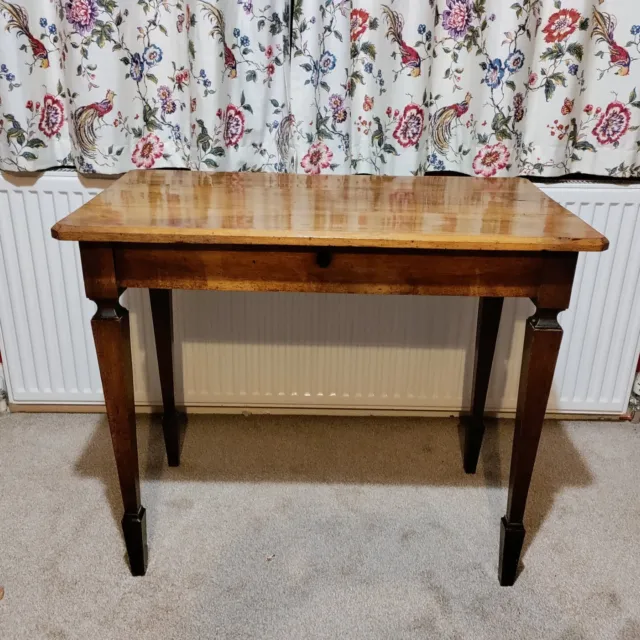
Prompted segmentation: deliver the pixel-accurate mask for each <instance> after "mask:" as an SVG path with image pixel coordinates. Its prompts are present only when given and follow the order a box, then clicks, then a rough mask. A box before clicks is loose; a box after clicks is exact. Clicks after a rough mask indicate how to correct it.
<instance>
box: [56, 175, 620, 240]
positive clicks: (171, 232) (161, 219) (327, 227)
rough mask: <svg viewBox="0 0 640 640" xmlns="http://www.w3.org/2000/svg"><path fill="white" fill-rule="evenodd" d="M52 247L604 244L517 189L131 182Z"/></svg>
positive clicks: (259, 180)
mask: <svg viewBox="0 0 640 640" xmlns="http://www.w3.org/2000/svg"><path fill="white" fill-rule="evenodd" d="M52 233H53V236H54V238H57V239H59V240H80V241H85V242H128V243H133V242H145V243H164V244H172V243H195V244H227V245H229V244H242V245H265V246H315V247H321V246H332V247H365V248H391V249H407V248H412V249H445V250H480V251H482V250H486V251H495V250H502V251H542V250H546V251H603V250H604V249H606V248H607V246H608V242H607V240H606V238H605V237H604V236H602V235H601V234H600V233H598V232H597V231H595V230H594V229H592V228H591V227H590V226H589V225H587V224H586V223H585V222H583V221H582V220H580V218H578V217H577V216H575V215H573V214H572V213H570V212H569V211H567V210H566V209H564V208H563V207H561V206H560V205H559V204H557V203H556V202H554V201H553V200H552V199H551V198H549V197H547V196H546V195H545V194H544V193H542V192H541V191H540V190H539V189H538V188H537V187H535V186H534V185H533V184H531V183H530V182H528V181H527V180H524V179H519V178H505V179H500V178H498V179H491V180H486V179H485V180H481V179H475V178H465V177H452V176H446V177H445V176H425V177H407V178H404V177H381V176H304V175H293V174H273V173H204V172H195V171H179V170H166V171H132V172H130V173H128V174H126V175H124V176H123V177H121V178H120V179H119V180H117V181H116V182H114V183H113V184H112V185H111V186H110V187H108V188H107V189H105V190H104V191H103V192H102V193H100V194H99V195H98V196H96V197H95V198H94V199H93V200H91V201H90V202H88V203H87V204H85V205H83V206H82V207H80V208H79V209H78V210H77V211H75V212H74V213H72V214H71V215H69V216H67V217H66V218H64V219H63V220H61V221H60V222H58V223H57V224H56V225H55V226H54V227H53V229H52Z"/></svg>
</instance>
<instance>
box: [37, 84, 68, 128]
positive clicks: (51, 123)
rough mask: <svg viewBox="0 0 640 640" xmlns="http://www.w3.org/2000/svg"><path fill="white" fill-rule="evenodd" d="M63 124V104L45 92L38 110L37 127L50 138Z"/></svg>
mask: <svg viewBox="0 0 640 640" xmlns="http://www.w3.org/2000/svg"><path fill="white" fill-rule="evenodd" d="M63 124H64V105H63V104H62V101H61V100H58V98H56V97H55V96H52V95H51V94H50V93H47V94H46V95H45V97H44V100H43V101H42V111H41V112H40V123H39V124H38V129H40V131H42V133H44V135H45V136H47V138H52V137H53V136H55V135H56V133H59V132H60V129H62V125H63Z"/></svg>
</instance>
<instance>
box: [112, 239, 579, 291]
mask: <svg viewBox="0 0 640 640" xmlns="http://www.w3.org/2000/svg"><path fill="white" fill-rule="evenodd" d="M113 247H114V257H115V266H116V275H117V280H118V284H119V285H121V286H124V287H155V288H171V289H210V290H222V291H298V292H305V291H306V292H313V293H372V294H415V295H458V296H462V295H466V296H504V297H535V296H536V295H537V293H538V291H539V289H540V287H541V286H543V285H545V278H546V276H547V275H549V276H550V277H552V278H553V280H552V283H550V284H553V287H554V288H556V287H557V286H558V285H561V286H562V285H564V286H565V287H568V288H569V289H570V287H571V280H572V277H573V267H574V266H575V256H574V255H572V254H563V253H557V254H550V253H546V254H545V253H519V252H483V251H476V252H464V251H460V252H442V251H430V252H417V251H416V252H410V251H398V252H390V251H386V252H385V251H360V250H353V249H351V250H348V249H344V250H343V249H326V248H320V249H315V250H314V249H307V250H280V249H267V248H264V247H255V248H246V247H243V248H233V247H228V246H227V247H216V246H208V247H203V246H188V245H183V246H180V247H176V246H175V245H172V246H166V247H163V246H159V245H119V244H114V245H113Z"/></svg>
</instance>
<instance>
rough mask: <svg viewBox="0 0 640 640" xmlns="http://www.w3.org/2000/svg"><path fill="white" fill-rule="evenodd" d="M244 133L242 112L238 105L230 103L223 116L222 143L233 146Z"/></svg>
mask: <svg viewBox="0 0 640 640" xmlns="http://www.w3.org/2000/svg"><path fill="white" fill-rule="evenodd" d="M243 135H244V114H243V113H242V110H240V109H238V107H236V106H234V105H232V104H230V105H229V106H228V107H227V111H226V113H225V117H224V135H223V137H224V144H225V146H226V147H235V146H236V145H237V144H238V142H240V140H242V136H243Z"/></svg>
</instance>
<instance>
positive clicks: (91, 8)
mask: <svg viewBox="0 0 640 640" xmlns="http://www.w3.org/2000/svg"><path fill="white" fill-rule="evenodd" d="M64 8H65V11H66V16H67V20H68V21H69V23H70V24H72V25H73V26H74V27H75V28H76V30H77V31H78V32H80V33H88V32H89V31H91V29H93V25H94V24H95V21H96V18H97V17H98V5H97V4H96V0H68V2H67V3H66V4H65V6H64Z"/></svg>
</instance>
